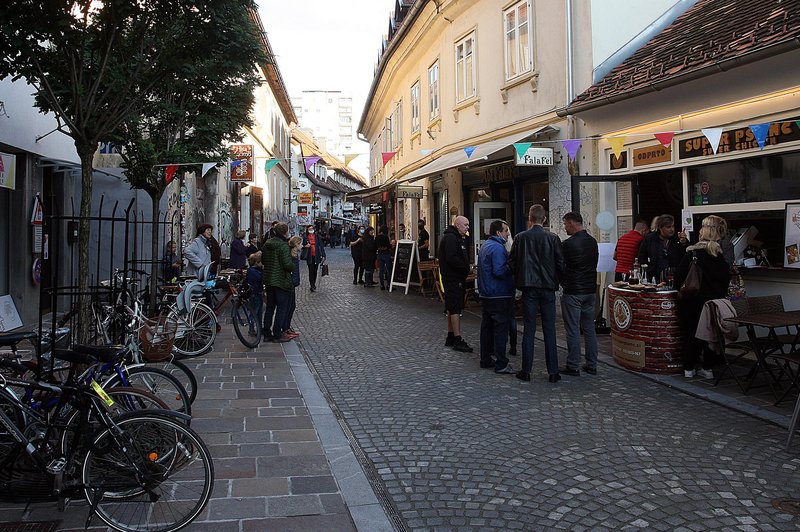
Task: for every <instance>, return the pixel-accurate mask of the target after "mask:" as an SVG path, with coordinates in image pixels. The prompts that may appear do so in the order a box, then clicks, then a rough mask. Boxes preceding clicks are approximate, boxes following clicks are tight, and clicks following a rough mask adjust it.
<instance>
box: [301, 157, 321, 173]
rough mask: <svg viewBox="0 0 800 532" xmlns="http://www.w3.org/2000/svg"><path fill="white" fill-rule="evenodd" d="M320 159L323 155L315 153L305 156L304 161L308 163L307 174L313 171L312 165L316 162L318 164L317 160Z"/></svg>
mask: <svg viewBox="0 0 800 532" xmlns="http://www.w3.org/2000/svg"><path fill="white" fill-rule="evenodd" d="M320 159H322V157H318V156H316V155H314V156H313V157H304V162H305V164H306V173H307V174H310V173H311V167H312V166H314V165H315V164H317V161H319V160H320Z"/></svg>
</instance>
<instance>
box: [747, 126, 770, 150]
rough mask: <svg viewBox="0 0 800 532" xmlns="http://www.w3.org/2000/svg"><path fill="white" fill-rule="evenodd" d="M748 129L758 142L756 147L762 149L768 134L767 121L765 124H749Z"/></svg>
mask: <svg viewBox="0 0 800 532" xmlns="http://www.w3.org/2000/svg"><path fill="white" fill-rule="evenodd" d="M749 127H750V131H752V132H753V136H754V137H755V138H756V142H758V149H760V150H763V149H764V144H765V143H766V142H767V135H768V134H769V122H767V123H765V124H750V126H749Z"/></svg>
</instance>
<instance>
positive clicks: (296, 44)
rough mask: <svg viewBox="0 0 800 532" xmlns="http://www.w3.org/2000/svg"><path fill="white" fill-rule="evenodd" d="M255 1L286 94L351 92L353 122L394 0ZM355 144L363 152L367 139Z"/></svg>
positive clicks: (358, 114) (357, 116)
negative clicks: (286, 90)
mask: <svg viewBox="0 0 800 532" xmlns="http://www.w3.org/2000/svg"><path fill="white" fill-rule="evenodd" d="M257 1H258V5H259V13H260V15H261V20H262V22H263V23H264V28H265V29H266V30H267V37H268V38H269V41H270V44H271V45H272V50H273V52H275V55H276V56H277V58H278V68H279V69H280V71H281V75H282V76H283V80H284V82H285V83H286V86H287V88H288V89H289V93H290V94H291V93H294V92H299V91H302V90H341V91H345V92H347V91H349V92H352V94H353V121H354V122H356V124H357V123H358V121H359V120H360V118H361V111H362V110H363V109H364V101H365V99H366V97H367V92H368V91H369V87H370V84H371V83H372V74H373V70H374V68H375V63H376V61H377V59H378V53H379V52H380V47H381V39H382V36H383V35H385V34H386V30H387V29H388V28H389V17H390V15H391V13H392V10H393V9H394V4H395V0H257ZM359 146H360V147H361V148H360V150H359V151H361V152H363V153H367V151H368V146H367V144H366V143H359ZM359 159H364V161H359V162H362V163H364V164H368V161H367V160H366V157H364V156H362V157H359V158H358V159H357V160H359ZM353 166H356V165H355V162H354V164H353ZM357 169H358V168H357ZM358 170H359V171H360V169H358Z"/></svg>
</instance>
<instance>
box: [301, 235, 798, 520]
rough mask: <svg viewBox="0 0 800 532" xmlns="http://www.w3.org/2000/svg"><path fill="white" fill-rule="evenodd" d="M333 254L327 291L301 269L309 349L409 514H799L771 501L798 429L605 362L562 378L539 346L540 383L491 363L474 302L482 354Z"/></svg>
mask: <svg viewBox="0 0 800 532" xmlns="http://www.w3.org/2000/svg"><path fill="white" fill-rule="evenodd" d="M328 257H329V263H330V264H331V276H330V277H326V278H325V279H324V280H323V282H322V284H321V288H320V289H319V290H318V291H317V292H314V293H312V292H310V291H309V290H308V280H307V270H306V269H305V267H303V270H302V277H303V281H302V287H301V288H300V289H298V312H297V315H296V318H295V320H296V326H297V328H298V329H299V330H300V331H302V336H301V338H300V340H301V341H300V346H301V350H302V351H303V352H304V353H305V355H306V356H307V358H308V360H309V361H310V363H311V365H312V366H313V370H314V372H315V373H316V374H317V375H318V377H319V379H320V380H321V382H322V383H323V384H324V388H325V389H326V391H327V393H328V394H329V397H330V399H331V400H332V401H333V403H334V413H335V414H336V415H337V416H339V417H340V419H341V420H343V421H344V423H345V424H346V426H347V428H348V429H349V431H350V432H351V433H352V436H353V438H354V439H355V441H357V443H358V445H359V446H360V448H361V449H362V450H363V456H365V457H366V459H367V460H368V465H367V468H366V469H367V475H368V476H371V477H373V478H374V479H379V482H373V486H376V485H377V490H376V491H378V495H379V497H380V496H382V495H385V496H387V497H388V500H390V501H391V502H390V504H391V511H390V512H389V513H390V514H392V513H394V514H396V515H399V516H401V517H402V523H403V526H407V527H408V528H409V529H414V530H433V529H442V530H444V529H456V528H457V529H465V530H466V529H475V530H477V529H487V530H488V529H493V530H497V529H521V530H544V529H550V528H562V529H570V530H581V529H655V530H707V529H715V530H719V529H737V530H796V529H797V528H798V526H800V518H798V517H795V516H792V515H789V514H786V513H782V512H781V511H779V510H777V509H775V508H774V507H773V505H772V502H773V500H774V499H778V498H782V497H788V498H793V497H798V496H800V478H798V475H797V469H798V467H799V466H800V459H798V456H797V455H793V454H788V453H786V452H785V450H784V445H785V441H786V431H785V429H781V428H780V427H777V426H774V425H772V424H769V423H766V422H764V421H761V420H758V419H755V418H752V417H749V416H746V415H744V414H740V413H737V412H734V411H731V410H729V409H727V408H724V407H722V406H718V405H715V404H712V403H709V402H706V401H703V400H701V399H697V398H694V397H691V396H688V395H686V394H684V393H681V392H679V391H677V390H675V389H673V388H670V387H667V386H663V385H660V384H656V383H653V382H651V381H649V380H647V379H644V378H642V377H640V376H637V375H634V374H631V373H628V372H626V371H623V370H620V369H618V368H613V367H610V366H607V365H602V364H601V365H600V367H599V374H598V375H597V376H590V375H584V374H582V375H581V376H580V377H566V376H565V377H564V379H563V380H562V381H561V382H559V383H557V384H550V383H548V382H547V380H546V372H545V370H544V362H543V356H542V345H541V342H537V352H536V355H535V361H534V372H535V374H534V378H533V381H532V382H530V383H523V382H521V381H519V380H517V379H516V378H514V376H513V375H495V374H494V373H493V372H491V371H487V370H482V369H479V367H478V348H477V346H478V330H479V315H478V310H477V309H473V310H472V311H465V313H464V318H463V320H462V330H463V335H464V337H465V338H466V340H467V341H468V342H469V343H470V344H471V345H472V346H473V347H475V353H473V354H463V353H457V352H455V351H452V350H451V349H449V348H445V347H444V346H443V344H444V338H445V332H446V324H445V320H444V317H443V316H442V305H441V304H440V303H439V302H438V301H435V300H432V299H426V298H422V297H420V296H418V295H412V294H411V293H410V294H409V295H403V293H402V290H400V291H395V292H393V293H388V292H385V291H381V290H380V288H378V287H376V288H372V289H370V288H364V287H363V286H361V285H359V286H354V285H353V284H352V262H351V260H350V257H349V253H348V252H347V251H346V250H329V252H328ZM559 327H560V323H559ZM520 336H521V335H520ZM520 341H521V337H520ZM560 359H561V362H562V365H563V360H564V353H563V351H561V352H560ZM512 365H514V366H515V367H518V366H519V358H518V357H517V358H512ZM356 454H359V453H356Z"/></svg>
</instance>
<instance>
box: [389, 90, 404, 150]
mask: <svg viewBox="0 0 800 532" xmlns="http://www.w3.org/2000/svg"><path fill="white" fill-rule="evenodd" d="M390 136H391V138H392V142H391V144H390V146H391V149H389V150H386V151H393V150H395V149H397V148H398V147H399V146H400V144H401V143H402V142H403V101H402V100H400V101H399V102H397V105H395V107H394V112H393V113H392V118H391V135H390Z"/></svg>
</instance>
